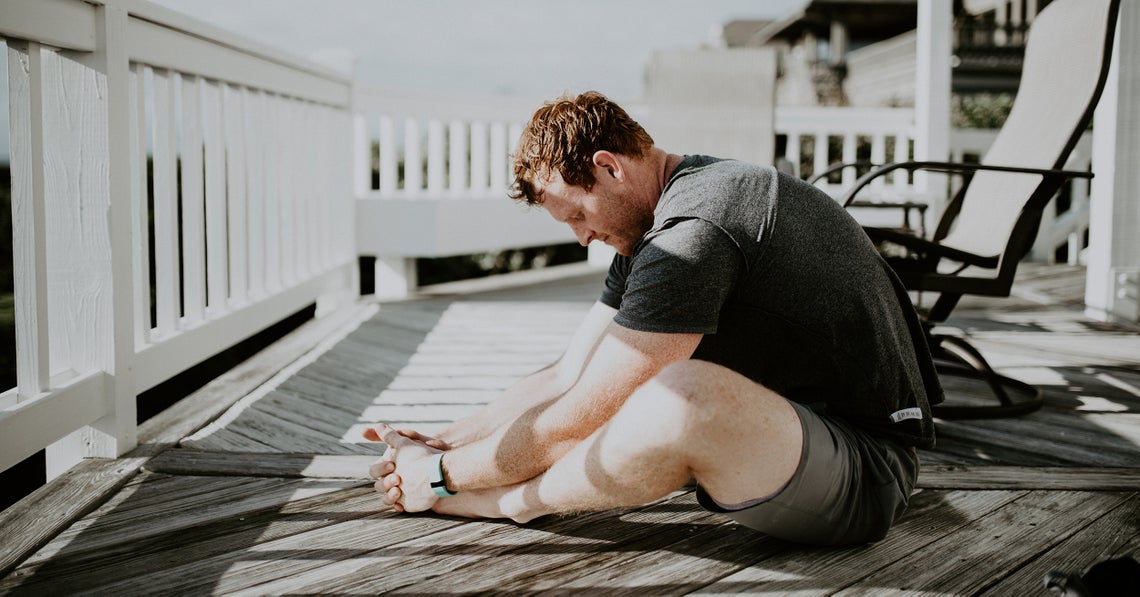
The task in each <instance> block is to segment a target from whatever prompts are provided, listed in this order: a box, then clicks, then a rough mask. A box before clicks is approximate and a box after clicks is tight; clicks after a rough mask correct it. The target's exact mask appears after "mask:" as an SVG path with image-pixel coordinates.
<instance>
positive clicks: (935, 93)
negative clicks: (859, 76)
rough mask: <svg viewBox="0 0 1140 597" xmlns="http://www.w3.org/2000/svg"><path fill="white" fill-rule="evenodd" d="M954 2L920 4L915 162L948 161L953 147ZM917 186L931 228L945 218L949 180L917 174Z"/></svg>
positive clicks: (941, 0)
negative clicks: (928, 206) (926, 200)
mask: <svg viewBox="0 0 1140 597" xmlns="http://www.w3.org/2000/svg"><path fill="white" fill-rule="evenodd" d="M952 4H953V3H952V2H951V1H950V0H919V2H918V29H917V32H916V43H917V52H916V56H915V60H916V64H915V72H916V73H917V78H916V81H915V98H914V106H915V108H914V112H915V114H914V120H915V127H916V129H917V131H916V135H915V148H914V159H916V160H933V161H945V160H946V157H947V155H948V154H949V147H950V70H951V67H950V58H951V50H950V30H951V28H952V22H953V15H952V8H953V7H952V6H951V5H952ZM914 186H915V187H916V190H918V192H919V193H922V194H924V195H926V196H927V197H928V198H929V201H930V204H931V208H932V209H928V210H927V211H926V217H927V222H926V223H927V225H928V226H931V225H932V224H933V223H934V222H937V221H938V220H937V218H938V217H940V216H941V214H942V209H943V203H944V202H945V193H944V191H945V186H946V176H945V175H941V174H932V173H929V172H922V171H919V172H916V173H915V177H914Z"/></svg>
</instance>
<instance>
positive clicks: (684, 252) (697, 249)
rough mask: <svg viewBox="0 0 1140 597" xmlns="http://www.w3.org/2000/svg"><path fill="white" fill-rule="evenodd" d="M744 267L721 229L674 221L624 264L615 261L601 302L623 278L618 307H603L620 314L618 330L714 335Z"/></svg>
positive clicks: (697, 222) (701, 222)
mask: <svg viewBox="0 0 1140 597" xmlns="http://www.w3.org/2000/svg"><path fill="white" fill-rule="evenodd" d="M623 265H625V266H626V269H625V271H624V272H622V271H620V270H621V269H622V266H623ZM744 267H745V263H744V256H743V254H742V253H741V251H740V249H739V247H738V246H737V245H736V243H734V242H733V241H732V239H731V238H730V237H729V236H728V234H727V233H726V232H725V231H724V230H722V229H720V228H719V227H717V226H715V225H713V224H711V223H709V222H707V221H705V220H700V219H695V218H694V219H683V220H675V221H672V222H670V224H669V225H667V226H666V227H664V228H663V229H661V230H657V231H654V232H652V233H650V235H649V237H648V238H647V239H646V240H645V241H644V242H643V244H642V246H641V247H640V248H639V249H638V251H637V252H636V253H635V254H634V256H633V257H629V258H625V259H624V263H623V261H622V260H619V259H615V260H614V264H613V265H611V267H610V276H609V277H607V280H606V291H605V292H603V302H605V298H606V295H607V293H610V294H611V295H612V294H615V293H616V292H615V291H616V289H615V290H613V291H612V290H610V286H611V282H614V283H615V284H616V283H617V281H618V280H619V279H620V278H622V277H624V291H623V292H622V293H621V295H620V303H619V304H616V305H615V304H613V303H612V302H610V303H606V304H609V305H610V306H611V307H615V308H617V309H618V313H617V315H616V316H615V317H614V321H615V322H616V323H617V324H618V325H621V326H623V327H627V328H630V329H634V330H639V331H644V332H665V333H696V334H712V333H715V332H716V331H717V322H718V320H719V319H720V310H721V307H722V306H723V305H724V303H725V301H726V300H727V299H728V297H729V296H730V295H731V294H732V293H733V291H734V290H735V288H736V281H737V280H738V279H739V278H740V276H741V274H742V272H743V270H744ZM615 268H616V269H618V270H619V271H617V272H616V273H615ZM623 273H624V276H622V275H621V274H623ZM611 301H612V298H611Z"/></svg>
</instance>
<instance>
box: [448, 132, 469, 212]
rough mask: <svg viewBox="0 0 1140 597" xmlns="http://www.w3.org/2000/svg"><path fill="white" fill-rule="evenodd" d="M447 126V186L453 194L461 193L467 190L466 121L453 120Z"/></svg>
mask: <svg viewBox="0 0 1140 597" xmlns="http://www.w3.org/2000/svg"><path fill="white" fill-rule="evenodd" d="M447 128H448V149H449V152H448V153H449V156H448V164H447V171H448V172H447V173H448V183H447V188H448V190H449V191H451V194H453V195H462V194H464V193H465V192H466V191H467V159H468V158H467V156H468V152H467V123H465V122H463V121H462V120H453V121H451V124H450V125H449V126H448V127H447Z"/></svg>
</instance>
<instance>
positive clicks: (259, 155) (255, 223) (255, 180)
mask: <svg viewBox="0 0 1140 597" xmlns="http://www.w3.org/2000/svg"><path fill="white" fill-rule="evenodd" d="M262 99H263V96H262V94H261V92H260V91H258V92H253V91H251V90H249V89H248V88H243V89H242V105H243V108H244V110H243V113H244V115H245V118H243V119H242V120H243V123H244V125H245V126H244V132H245V139H244V140H243V141H244V143H245V161H246V215H247V218H248V220H247V221H248V226H247V233H248V234H249V238H248V239H247V247H248V250H249V255H248V257H249V259H248V262H249V293H250V295H251V297H253V298H260V297H261V296H263V295H264V294H265V135H264V133H265V130H264V127H263V126H261V119H262V117H263V115H264V112H265V110H264V107H263V106H262Z"/></svg>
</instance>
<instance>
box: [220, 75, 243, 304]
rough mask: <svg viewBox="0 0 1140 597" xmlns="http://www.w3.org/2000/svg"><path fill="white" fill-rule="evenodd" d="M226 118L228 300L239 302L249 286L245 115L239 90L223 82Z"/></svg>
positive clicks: (240, 302) (241, 302) (241, 301)
mask: <svg viewBox="0 0 1140 597" xmlns="http://www.w3.org/2000/svg"><path fill="white" fill-rule="evenodd" d="M222 90H223V93H222V101H223V103H224V105H225V110H224V118H225V122H226V128H225V140H226V206H227V208H228V210H227V215H228V218H229V219H228V221H227V229H228V230H229V257H230V259H229V272H230V300H231V301H233V302H234V303H236V304H238V305H241V304H244V303H245V302H246V292H247V290H248V284H249V282H248V275H249V273H248V263H249V262H248V255H249V253H248V246H247V245H246V242H247V237H246V229H245V227H246V188H245V179H246V157H245V143H244V139H243V138H242V121H243V120H244V116H245V109H244V107H243V102H242V95H241V91H240V90H239V89H237V88H235V87H233V86H231V85H223V86H222Z"/></svg>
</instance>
